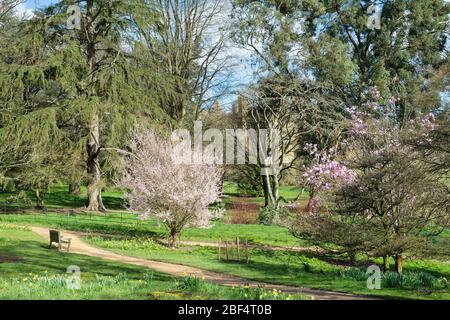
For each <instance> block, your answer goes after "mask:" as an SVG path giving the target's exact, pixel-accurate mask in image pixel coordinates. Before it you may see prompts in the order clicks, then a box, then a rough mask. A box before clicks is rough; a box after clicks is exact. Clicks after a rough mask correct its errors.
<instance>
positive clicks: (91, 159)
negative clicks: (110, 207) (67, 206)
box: [86, 110, 106, 212]
mask: <svg viewBox="0 0 450 320" xmlns="http://www.w3.org/2000/svg"><path fill="white" fill-rule="evenodd" d="M93 113H94V114H93V116H92V121H91V124H90V127H89V133H90V134H89V136H90V138H89V140H88V144H87V154H88V160H87V163H86V164H87V173H88V177H89V178H88V186H87V196H88V205H87V209H88V210H89V211H102V212H105V211H106V208H105V206H104V205H103V201H102V185H101V184H102V183H101V176H100V159H99V151H100V150H99V149H100V145H99V143H98V141H99V137H100V134H99V122H98V114H97V112H96V110H94V112H93Z"/></svg>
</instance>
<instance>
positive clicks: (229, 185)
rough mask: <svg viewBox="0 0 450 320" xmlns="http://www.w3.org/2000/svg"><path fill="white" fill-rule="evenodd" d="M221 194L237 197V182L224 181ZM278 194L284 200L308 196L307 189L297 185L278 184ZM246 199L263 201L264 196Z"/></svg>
mask: <svg viewBox="0 0 450 320" xmlns="http://www.w3.org/2000/svg"><path fill="white" fill-rule="evenodd" d="M223 194H224V195H227V196H231V197H239V188H238V185H237V183H235V182H230V181H226V182H225V183H224V184H223ZM299 195H300V197H299ZM280 196H281V197H283V198H284V199H285V200H286V201H294V200H295V199H297V198H298V197H299V199H300V200H305V199H307V198H308V191H307V190H302V188H300V187H298V186H280ZM247 199H248V200H249V201H251V202H255V203H260V204H261V203H262V204H263V203H264V197H255V198H247Z"/></svg>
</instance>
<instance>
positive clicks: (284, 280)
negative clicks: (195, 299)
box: [86, 236, 450, 299]
mask: <svg viewBox="0 0 450 320" xmlns="http://www.w3.org/2000/svg"><path fill="white" fill-rule="evenodd" d="M86 241H87V242H89V243H91V244H92V245H94V246H98V247H102V248H106V249H109V250H112V251H114V252H118V253H122V254H127V255H131V256H136V257H140V258H145V259H153V260H159V261H165V262H172V263H181V264H185V265H189V266H195V267H200V268H204V269H207V270H212V271H218V272H224V273H228V274H233V275H236V276H241V277H244V278H248V279H252V280H259V281H263V282H270V283H278V284H287V285H294V286H304V287H311V288H318V289H327V290H334V291H341V292H349V293H356V294H369V295H379V296H388V297H395V298H413V299H450V291H449V290H448V288H447V289H445V290H442V289H439V290H435V291H431V292H429V291H427V292H426V293H423V292H421V291H420V290H406V289H398V288H386V289H382V290H375V291H373V290H368V289H367V286H366V280H355V279H351V278H348V277H346V276H343V275H342V273H345V274H347V273H346V272H348V268H345V267H342V266H339V265H337V264H336V263H335V262H334V263H333V262H331V261H330V260H328V259H326V258H325V257H319V256H313V255H311V254H303V253H302V254H300V253H289V252H286V251H267V250H261V249H253V250H252V251H251V262H250V263H249V264H246V263H243V262H224V261H219V260H218V258H217V250H216V249H214V248H204V247H191V248H186V247H181V248H179V249H168V248H166V247H163V246H160V245H158V244H156V243H154V242H153V241H151V240H150V239H142V238H141V239H139V238H137V239H136V238H135V239H133V238H131V239H129V240H125V241H124V240H123V239H114V238H107V237H99V236H95V237H87V238H86ZM355 269H356V268H352V271H355ZM405 270H406V271H414V272H424V271H426V272H430V273H431V274H433V276H435V277H437V278H443V277H445V278H446V279H450V264H445V263H439V262H431V261H408V260H407V261H405ZM358 271H360V273H361V270H359V269H358ZM350 273H351V272H350ZM362 273H363V279H366V278H365V275H364V274H365V271H364V270H363V271H362Z"/></svg>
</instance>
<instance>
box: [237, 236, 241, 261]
mask: <svg viewBox="0 0 450 320" xmlns="http://www.w3.org/2000/svg"><path fill="white" fill-rule="evenodd" d="M236 247H237V259H238V261H241V253H240V252H239V237H236Z"/></svg>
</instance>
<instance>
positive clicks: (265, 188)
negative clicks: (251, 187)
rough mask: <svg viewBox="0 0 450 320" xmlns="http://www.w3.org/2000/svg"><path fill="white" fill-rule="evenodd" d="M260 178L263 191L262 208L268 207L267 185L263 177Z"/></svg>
mask: <svg viewBox="0 0 450 320" xmlns="http://www.w3.org/2000/svg"><path fill="white" fill-rule="evenodd" d="M261 178H262V182H263V189H264V207H268V206H269V204H270V197H269V190H267V184H266V181H265V178H264V176H261Z"/></svg>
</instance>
